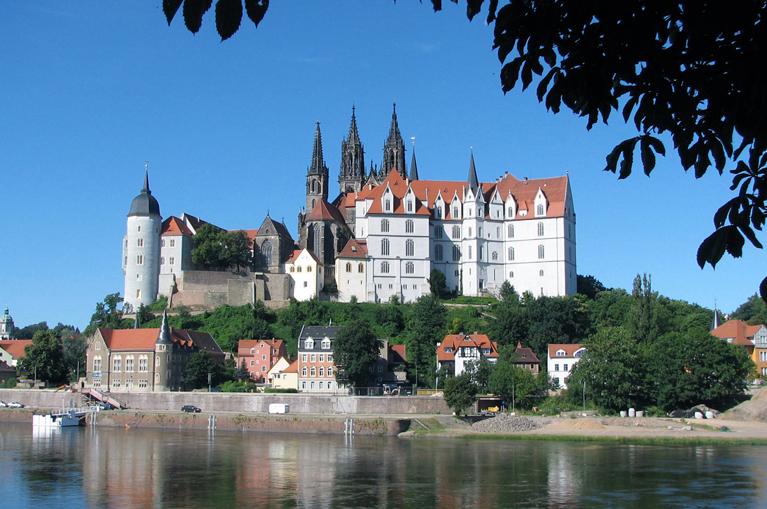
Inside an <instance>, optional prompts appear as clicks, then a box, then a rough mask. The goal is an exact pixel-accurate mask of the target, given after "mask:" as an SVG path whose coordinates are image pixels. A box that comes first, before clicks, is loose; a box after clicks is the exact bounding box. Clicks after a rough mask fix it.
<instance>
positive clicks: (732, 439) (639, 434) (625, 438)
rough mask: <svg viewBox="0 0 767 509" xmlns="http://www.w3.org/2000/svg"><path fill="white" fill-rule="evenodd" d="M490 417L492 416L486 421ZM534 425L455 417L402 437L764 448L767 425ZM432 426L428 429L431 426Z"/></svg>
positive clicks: (586, 421) (602, 420) (592, 421)
mask: <svg viewBox="0 0 767 509" xmlns="http://www.w3.org/2000/svg"><path fill="white" fill-rule="evenodd" d="M491 419H492V418H491ZM523 419H526V420H529V421H531V422H532V423H534V429H528V430H525V431H509V432H498V431H479V430H478V429H477V428H478V426H476V425H475V426H472V425H470V424H469V423H467V422H464V421H462V420H460V419H456V418H442V417H439V418H434V419H430V420H427V422H425V423H424V424H425V425H424V426H420V427H415V426H411V429H410V430H409V431H408V432H406V433H404V434H403V436H404V437H413V438H418V437H445V438H453V439H466V440H541V441H575V442H583V441H589V442H612V443H632V444H645V445H674V444H688V445H689V444H698V445H717V444H727V445H767V425H765V424H764V423H762V422H757V421H735V420H720V419H714V420H702V421H701V420H695V419H673V418H653V417H642V418H637V419H629V418H620V417H575V418H570V417H524V418H523ZM430 424H431V425H430Z"/></svg>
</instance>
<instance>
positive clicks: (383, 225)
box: [381, 219, 389, 233]
mask: <svg viewBox="0 0 767 509" xmlns="http://www.w3.org/2000/svg"><path fill="white" fill-rule="evenodd" d="M381 231H382V232H383V233H388V232H389V220H388V219H381Z"/></svg>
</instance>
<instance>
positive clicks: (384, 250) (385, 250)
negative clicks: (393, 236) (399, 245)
mask: <svg viewBox="0 0 767 509" xmlns="http://www.w3.org/2000/svg"><path fill="white" fill-rule="evenodd" d="M381 254H382V255H384V256H388V255H389V239H381Z"/></svg>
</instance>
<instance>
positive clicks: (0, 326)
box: [0, 308, 13, 339]
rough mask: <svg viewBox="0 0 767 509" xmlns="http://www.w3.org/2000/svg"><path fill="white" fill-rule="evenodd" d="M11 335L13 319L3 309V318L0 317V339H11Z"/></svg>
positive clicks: (6, 309) (6, 310)
mask: <svg viewBox="0 0 767 509" xmlns="http://www.w3.org/2000/svg"><path fill="white" fill-rule="evenodd" d="M12 335H13V318H11V313H9V312H8V308H5V312H4V313H3V316H2V317H0V339H11V336H12Z"/></svg>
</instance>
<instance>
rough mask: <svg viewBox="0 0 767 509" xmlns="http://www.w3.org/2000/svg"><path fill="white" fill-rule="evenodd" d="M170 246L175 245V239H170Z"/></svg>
mask: <svg viewBox="0 0 767 509" xmlns="http://www.w3.org/2000/svg"><path fill="white" fill-rule="evenodd" d="M170 247H176V240H175V239H170Z"/></svg>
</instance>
